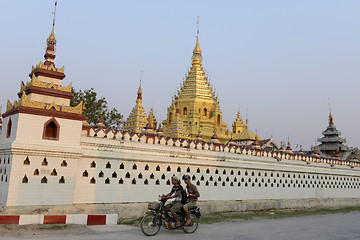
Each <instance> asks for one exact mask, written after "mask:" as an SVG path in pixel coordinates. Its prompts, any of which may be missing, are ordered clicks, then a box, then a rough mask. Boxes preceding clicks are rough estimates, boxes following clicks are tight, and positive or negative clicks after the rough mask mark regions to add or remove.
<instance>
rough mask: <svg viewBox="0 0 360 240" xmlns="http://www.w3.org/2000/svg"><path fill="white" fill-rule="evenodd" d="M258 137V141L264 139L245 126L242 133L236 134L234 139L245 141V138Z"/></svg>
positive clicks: (253, 138) (252, 138)
mask: <svg viewBox="0 0 360 240" xmlns="http://www.w3.org/2000/svg"><path fill="white" fill-rule="evenodd" d="M256 138H257V140H258V141H260V140H263V139H262V138H260V137H259V136H257V135H256V134H255V133H254V132H253V131H251V130H250V129H248V128H245V129H244V130H243V131H241V133H238V134H236V135H235V136H234V141H243V140H253V141H255V139H256Z"/></svg>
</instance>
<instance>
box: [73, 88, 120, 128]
mask: <svg viewBox="0 0 360 240" xmlns="http://www.w3.org/2000/svg"><path fill="white" fill-rule="evenodd" d="M71 92H72V94H73V95H74V97H73V98H72V99H71V101H70V105H71V106H73V107H74V106H77V105H78V104H79V103H80V102H81V101H84V103H85V107H86V109H85V110H83V113H84V114H85V115H86V117H87V118H88V122H89V123H90V124H91V125H92V126H95V125H96V123H98V122H99V120H100V118H101V119H102V120H103V121H104V124H105V126H106V127H108V128H112V129H113V130H115V131H116V130H119V129H120V127H121V125H122V123H123V115H122V114H121V113H119V111H118V110H117V109H116V108H113V109H111V110H110V109H109V108H108V106H107V101H106V100H105V98H104V97H101V98H98V96H97V93H96V92H95V90H94V89H93V88H90V89H86V90H84V91H82V90H79V91H76V89H75V88H72V89H71Z"/></svg>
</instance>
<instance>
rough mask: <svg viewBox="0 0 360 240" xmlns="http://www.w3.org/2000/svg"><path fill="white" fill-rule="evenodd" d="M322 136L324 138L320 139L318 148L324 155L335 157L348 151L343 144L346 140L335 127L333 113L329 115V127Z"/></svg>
mask: <svg viewBox="0 0 360 240" xmlns="http://www.w3.org/2000/svg"><path fill="white" fill-rule="evenodd" d="M322 134H323V135H324V137H322V138H318V142H320V145H319V146H318V148H319V150H320V151H321V152H322V153H323V154H325V155H329V156H334V155H335V154H337V153H338V152H339V153H341V152H344V151H347V150H348V147H347V146H346V145H344V144H343V143H345V142H346V140H345V139H344V138H341V137H340V135H341V132H340V131H338V130H337V129H336V127H335V125H334V122H333V117H332V115H331V112H330V114H329V126H328V127H327V128H326V129H325V131H323V132H322Z"/></svg>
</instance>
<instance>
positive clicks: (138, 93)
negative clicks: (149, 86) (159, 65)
mask: <svg viewBox="0 0 360 240" xmlns="http://www.w3.org/2000/svg"><path fill="white" fill-rule="evenodd" d="M141 78H142V71H141V74H140V84H139V89H138V91H137V98H136V103H142V90H141Z"/></svg>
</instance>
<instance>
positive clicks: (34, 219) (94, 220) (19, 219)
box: [0, 214, 118, 225]
mask: <svg viewBox="0 0 360 240" xmlns="http://www.w3.org/2000/svg"><path fill="white" fill-rule="evenodd" d="M117 220H118V214H94V215H91V214H66V215H0V224H17V225H27V224H80V225H115V224H117Z"/></svg>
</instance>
